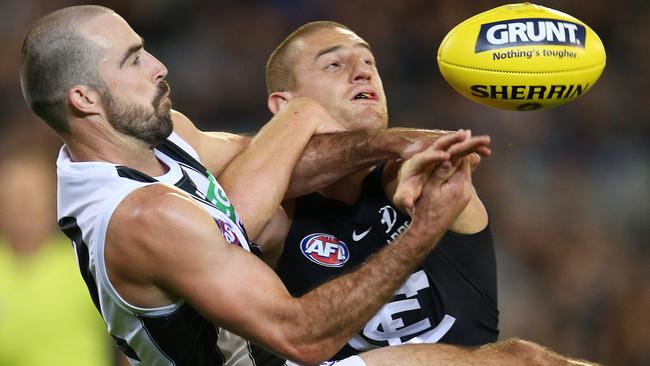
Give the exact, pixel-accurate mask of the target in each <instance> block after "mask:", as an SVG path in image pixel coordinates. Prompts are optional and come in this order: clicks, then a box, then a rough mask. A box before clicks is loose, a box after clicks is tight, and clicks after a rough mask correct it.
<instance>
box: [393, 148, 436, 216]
mask: <svg viewBox="0 0 650 366" xmlns="http://www.w3.org/2000/svg"><path fill="white" fill-rule="evenodd" d="M448 159H449V154H448V153H447V152H446V151H438V150H434V149H433V147H431V148H429V149H426V150H424V151H422V152H420V153H417V154H415V155H413V157H411V158H410V159H408V160H406V161H405V162H404V163H403V164H402V166H401V167H400V171H399V174H398V183H397V188H396V190H395V194H394V195H393V203H395V204H396V205H397V206H398V207H400V208H403V209H405V210H406V211H409V210H410V208H411V207H412V206H413V203H414V202H415V200H416V199H417V197H419V196H420V194H421V193H422V186H423V185H424V183H425V182H426V180H427V178H428V177H429V173H430V170H431V169H432V168H433V166H435V164H437V163H441V162H444V161H448Z"/></svg>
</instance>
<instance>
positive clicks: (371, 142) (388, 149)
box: [368, 128, 411, 159]
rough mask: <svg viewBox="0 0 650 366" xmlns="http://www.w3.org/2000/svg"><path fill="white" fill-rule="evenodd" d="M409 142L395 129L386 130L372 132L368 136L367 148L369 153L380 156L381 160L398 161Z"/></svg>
mask: <svg viewBox="0 0 650 366" xmlns="http://www.w3.org/2000/svg"><path fill="white" fill-rule="evenodd" d="M410 143H411V141H410V140H409V139H407V138H406V137H404V136H402V134H401V133H399V131H398V130H397V129H394V128H386V129H381V130H372V131H370V132H369V136H368V147H369V150H370V151H373V152H375V154H377V155H379V156H382V157H383V159H399V158H401V157H402V155H403V154H402V153H403V151H404V150H405V149H407V148H408V146H409V144H410Z"/></svg>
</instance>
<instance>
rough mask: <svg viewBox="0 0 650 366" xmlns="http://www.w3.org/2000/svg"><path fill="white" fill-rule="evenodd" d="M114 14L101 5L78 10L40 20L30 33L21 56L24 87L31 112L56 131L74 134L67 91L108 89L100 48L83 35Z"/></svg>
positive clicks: (81, 7) (53, 14)
mask: <svg viewBox="0 0 650 366" xmlns="http://www.w3.org/2000/svg"><path fill="white" fill-rule="evenodd" d="M112 12H113V10H111V9H109V8H105V7H103V6H97V5H81V6H73V7H68V8H64V9H60V10H57V11H55V12H53V13H50V14H48V15H46V16H44V17H43V18H41V19H39V20H38V21H37V22H36V23H34V25H33V26H32V28H31V29H30V30H29V32H27V35H26V36H25V39H24V41H23V45H22V48H21V50H20V83H21V87H22V91H23V96H24V97H25V101H26V102H27V104H28V105H29V107H30V108H31V109H32V110H33V111H34V113H36V114H37V115H38V116H39V117H40V118H41V119H43V120H44V121H45V122H46V123H47V124H48V125H49V126H50V127H51V128H52V129H54V130H55V131H57V132H59V133H62V132H68V131H69V125H68V121H67V119H66V115H67V108H66V100H67V97H66V95H67V91H68V90H69V89H70V88H71V87H73V86H75V85H88V86H91V87H94V88H96V89H98V90H100V91H105V90H106V84H105V83H104V79H103V78H102V76H101V74H100V72H99V60H100V57H101V56H102V53H101V50H100V49H99V47H98V46H96V45H94V44H92V42H90V41H89V40H88V39H87V38H85V37H84V36H83V35H81V34H80V33H79V32H78V30H77V29H78V28H79V26H80V25H81V24H84V23H86V22H88V21H89V20H91V19H93V18H95V17H96V16H99V15H102V14H106V13H112Z"/></svg>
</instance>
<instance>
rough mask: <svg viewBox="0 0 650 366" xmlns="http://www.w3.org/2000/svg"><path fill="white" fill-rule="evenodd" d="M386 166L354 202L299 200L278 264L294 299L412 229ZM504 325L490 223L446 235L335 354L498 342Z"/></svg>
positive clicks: (376, 171)
mask: <svg viewBox="0 0 650 366" xmlns="http://www.w3.org/2000/svg"><path fill="white" fill-rule="evenodd" d="M382 167H383V166H380V167H378V168H376V169H374V170H373V171H372V172H371V174H369V175H368V176H367V177H366V178H365V180H364V181H363V187H362V190H361V195H360V197H359V199H358V200H357V202H356V203H355V204H354V205H348V204H345V203H343V202H341V201H338V200H333V199H327V198H324V197H323V196H321V195H320V194H317V193H315V194H311V195H308V196H304V197H300V198H298V199H297V200H296V206H295V214H294V217H293V223H292V226H291V228H290V230H289V234H288V236H287V238H286V241H285V246H284V252H283V254H282V257H281V258H280V261H279V263H278V267H277V272H278V274H279V276H280V278H282V280H283V281H284V283H285V285H286V286H287V288H288V289H289V291H290V292H291V293H292V294H293V295H294V296H300V295H302V294H304V293H305V292H307V291H309V290H310V289H312V288H314V287H316V286H318V285H320V284H321V283H323V282H325V281H327V280H328V279H330V278H332V277H334V276H337V275H340V274H342V273H345V272H346V271H350V270H352V269H353V268H354V267H356V266H357V265H359V264H361V263H363V262H364V261H365V260H366V258H368V256H370V255H371V254H372V253H375V252H376V251H378V250H379V249H381V248H382V247H383V246H384V245H387V244H388V243H390V242H391V241H393V240H394V239H395V238H397V237H398V236H399V234H400V233H402V232H403V231H404V230H406V228H407V227H408V225H409V223H410V217H409V216H408V215H406V214H404V213H402V212H400V211H399V210H398V209H397V208H395V207H394V206H393V205H392V203H391V202H390V201H389V199H388V198H387V197H386V194H385V193H384V189H383V186H382V179H381V176H382ZM498 322H499V312H498V309H497V289H496V262H495V256H494V247H493V242H492V235H491V232H490V229H489V227H487V228H486V229H485V230H483V231H481V232H479V233H476V234H473V235H461V234H456V233H452V232H447V233H446V234H445V236H444V237H443V238H442V239H441V241H440V242H439V243H438V246H437V247H436V248H435V249H434V250H433V251H432V252H431V253H430V254H429V255H428V256H427V257H426V259H425V260H424V262H423V263H422V265H421V266H420V267H419V268H418V269H417V270H416V271H415V272H414V273H413V274H412V275H411V276H410V277H409V278H408V279H407V280H406V282H405V283H404V285H403V286H402V287H401V288H400V289H399V290H397V291H396V292H395V295H394V297H393V299H392V300H391V301H390V302H389V303H387V304H386V305H384V307H383V308H382V309H381V310H380V311H379V313H378V314H377V315H375V316H374V317H373V318H372V319H371V320H370V321H369V322H368V323H367V324H366V326H365V327H364V329H363V330H362V331H361V332H360V333H359V334H358V335H357V336H355V337H354V338H353V339H351V340H350V341H349V342H348V344H347V345H346V346H345V347H344V348H343V349H341V350H340V351H339V352H338V353H337V355H336V356H335V359H341V358H345V357H347V356H349V355H352V354H356V353H359V352H360V351H364V350H368V349H372V348H376V347H381V346H388V345H398V344H403V343H423V342H424V343H434V342H444V343H450V344H459V345H466V346H475V345H481V344H485V343H490V342H494V341H496V340H497V337H498V334H499V330H498Z"/></svg>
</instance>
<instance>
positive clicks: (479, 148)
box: [448, 136, 492, 160]
mask: <svg viewBox="0 0 650 366" xmlns="http://www.w3.org/2000/svg"><path fill="white" fill-rule="evenodd" d="M489 144H490V136H475V137H469V138H467V139H465V140H464V141H462V142H459V143H456V144H454V145H453V146H451V147H449V150H448V152H449V154H450V155H451V159H452V160H453V159H458V158H461V157H463V156H466V155H469V154H471V153H473V152H476V153H477V154H479V155H483V156H489V155H490V154H491V153H492V151H491V150H490V149H489V147H488V146H487V145H489Z"/></svg>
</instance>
